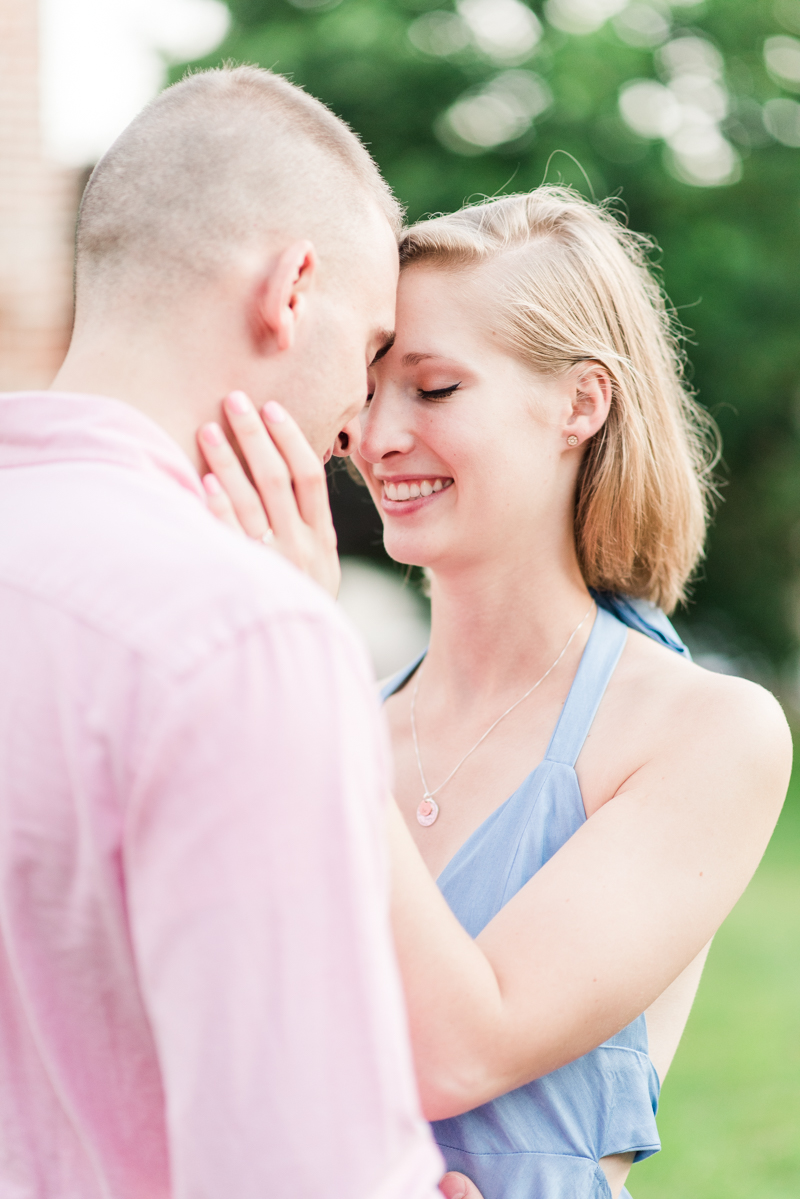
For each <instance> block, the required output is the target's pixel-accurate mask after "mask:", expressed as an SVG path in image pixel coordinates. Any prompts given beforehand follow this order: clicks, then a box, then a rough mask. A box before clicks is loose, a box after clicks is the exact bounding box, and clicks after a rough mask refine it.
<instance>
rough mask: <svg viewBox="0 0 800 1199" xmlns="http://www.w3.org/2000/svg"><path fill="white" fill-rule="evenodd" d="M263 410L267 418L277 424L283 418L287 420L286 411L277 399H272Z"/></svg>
mask: <svg viewBox="0 0 800 1199" xmlns="http://www.w3.org/2000/svg"><path fill="white" fill-rule="evenodd" d="M261 411H262V413H263V414H264V416H265V418H266V419H267V420H269V421H272V423H273V424H274V425H277V424H278V423H279V422H280V421H282V420H286V412H285V411H284V409H283V408H281V406H280V404H279V403H278V401H277V400H270V401H269V402H268V403H266V404H265V405H264V407H263V408H262V409H261Z"/></svg>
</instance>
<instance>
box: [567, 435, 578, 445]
mask: <svg viewBox="0 0 800 1199" xmlns="http://www.w3.org/2000/svg"><path fill="white" fill-rule="evenodd" d="M577 444H578V439H577V437H576V436H575V434H574V433H570V435H569V437H568V438H567V445H577Z"/></svg>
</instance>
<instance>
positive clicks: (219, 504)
mask: <svg viewBox="0 0 800 1199" xmlns="http://www.w3.org/2000/svg"><path fill="white" fill-rule="evenodd" d="M203 487H204V488H205V493H206V500H207V502H208V510H209V512H211V513H213V515H214V516H216V518H217V520H221V521H222V523H223V524H224V525H230V527H231V528H232V529H236V531H237V532H239V533H244V529H243V528H242V526H241V524H240V523H239V518H238V517H237V515H236V512H235V511H234V507H233V504H232V503H231V501H230V498H229V496H228V493H227V491H224V490H223V488H222V487H220V483H219V479H218V478H217V477H216V475H210V474H209V475H203Z"/></svg>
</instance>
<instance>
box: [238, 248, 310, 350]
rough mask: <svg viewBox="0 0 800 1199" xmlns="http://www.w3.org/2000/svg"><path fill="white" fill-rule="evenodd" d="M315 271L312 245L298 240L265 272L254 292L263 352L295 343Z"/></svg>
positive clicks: (255, 318) (256, 329)
mask: <svg viewBox="0 0 800 1199" xmlns="http://www.w3.org/2000/svg"><path fill="white" fill-rule="evenodd" d="M316 272H317V255H316V251H315V250H314V247H313V245H312V244H311V242H310V241H298V242H293V243H292V245H290V246H287V248H286V249H285V250H283V251H282V253H281V254H280V255H279V256H278V258H277V259H276V260H275V261H274V262H273V263H272V264H271V266H270V267H269V269H268V271H267V272H266V273H265V274H264V276H263V277H262V279H261V282H260V285H259V286H258V288H257V289H256V292H255V295H254V304H253V313H252V317H253V319H252V322H251V324H252V331H253V336H254V339H255V340H256V343H257V346H258V349H259V351H260V352H261V353H264V352H265V351H268V350H279V351H280V350H288V349H290V348H291V346H293V345H294V342H295V338H296V335H297V327H298V325H299V323H300V321H301V320H302V319H303V315H304V313H305V308H306V300H307V295H308V291H309V289H310V288H311V286H312V284H313V283H314V280H315V278H316Z"/></svg>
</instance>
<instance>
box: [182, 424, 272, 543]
mask: <svg viewBox="0 0 800 1199" xmlns="http://www.w3.org/2000/svg"><path fill="white" fill-rule="evenodd" d="M197 441H198V445H199V446H200V449H201V451H202V454H203V457H204V458H205V460H206V462H207V463H208V465H209V467H210V468H211V471H212V472H213V474H214V476H215V478H216V480H217V482H218V483H219V484H220V485H221V487H222V489H223V490H224V491H225V492H226V494H227V496H228V499H229V501H230V506H231V509H232V511H233V513H234V514H235V517H236V519H237V521H238V524H239V525H240V527H241V528H242V529H243V530H244V532H245V533H246V534H247V536H248V537H256V538H259V537H263V536H264V534H265V533H266V532H267V531H268V529H269V527H270V524H269V520H268V518H267V513H266V512H265V509H264V505H263V504H262V502H261V499H260V498H259V495H258V492H257V491H256V489H255V488H254V487H253V485H252V483H251V482H250V480H249V479H248V477H247V475H246V474H245V473H244V469H243V468H242V464H241V462H240V461H239V459H238V458H237V457H236V455H235V454H234V452H233V450H232V449H231V447H230V445H229V444H228V441H227V439H226V437H225V434H224V433H223V432H222V429H221V428H220V427H219V425H218V424H215V423H213V422H212V423H211V424H208V425H203V427H202V428H201V429H200V432H199V434H198V438H197ZM206 492H208V487H206ZM215 502H219V503H220V505H221V504H222V501H220V500H219V497H216V500H215ZM228 515H229V514H228ZM226 523H230V520H229V519H228V520H226Z"/></svg>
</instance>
